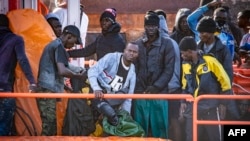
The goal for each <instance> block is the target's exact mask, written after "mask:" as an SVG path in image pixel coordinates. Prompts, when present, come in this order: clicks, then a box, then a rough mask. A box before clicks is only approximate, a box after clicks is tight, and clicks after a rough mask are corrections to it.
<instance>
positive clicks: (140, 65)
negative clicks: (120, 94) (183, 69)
mask: <svg viewBox="0 0 250 141" xmlns="http://www.w3.org/2000/svg"><path fill="white" fill-rule="evenodd" d="M144 29H145V34H144V35H143V36H142V37H141V38H139V39H138V40H137V41H136V43H137V44H138V46H139V57H138V58H137V60H136V61H135V66H136V69H137V83H136V88H135V93H138V94H142V93H144V94H166V93H168V91H169V90H168V84H169V83H171V78H172V76H173V75H174V64H175V50H174V47H173V44H172V41H171V40H170V39H169V38H164V37H162V36H161V35H160V33H159V17H158V15H157V14H156V13H155V12H153V11H148V12H147V13H146V15H145V17H144ZM133 108H134V109H133V110H132V111H133V112H134V113H133V116H134V119H135V120H136V121H137V122H138V123H139V124H140V125H141V126H142V127H143V129H144V130H145V135H146V136H153V137H159V138H164V139H166V138H167V137H168V134H167V132H168V101H167V100H165V99H164V100H145V99H141V100H134V103H133ZM142 109H143V110H142Z"/></svg>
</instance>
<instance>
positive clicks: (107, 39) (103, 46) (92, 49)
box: [68, 8, 125, 61]
mask: <svg viewBox="0 0 250 141" xmlns="http://www.w3.org/2000/svg"><path fill="white" fill-rule="evenodd" d="M116 15H117V14H116V9H115V8H107V9H105V10H104V12H103V13H102V14H101V16H100V26H101V29H102V34H100V35H99V36H98V37H97V38H96V40H95V41H94V42H93V43H91V44H90V45H88V46H85V47H84V48H82V49H77V50H70V51H68V53H69V55H70V56H71V57H89V56H91V55H94V54H95V53H96V56H97V61H98V60H99V59H101V58H102V57H103V56H104V55H106V54H107V53H111V52H123V50H124V49H125V39H124V38H123V37H122V35H121V33H120V30H121V26H120V24H119V23H118V22H117V21H116Z"/></svg>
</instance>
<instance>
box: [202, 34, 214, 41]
mask: <svg viewBox="0 0 250 141" xmlns="http://www.w3.org/2000/svg"><path fill="white" fill-rule="evenodd" d="M199 36H200V39H201V41H202V42H204V43H208V42H209V41H210V40H211V39H212V38H213V37H214V34H213V33H208V32H200V34H199Z"/></svg>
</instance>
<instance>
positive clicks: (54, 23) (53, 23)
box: [49, 19, 62, 37]
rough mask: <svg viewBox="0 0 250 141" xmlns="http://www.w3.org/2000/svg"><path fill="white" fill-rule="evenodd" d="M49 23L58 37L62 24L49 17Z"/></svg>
mask: <svg viewBox="0 0 250 141" xmlns="http://www.w3.org/2000/svg"><path fill="white" fill-rule="evenodd" d="M49 24H50V26H51V27H52V29H53V31H54V33H55V35H56V37H60V36H61V34H62V25H61V23H60V22H59V21H58V20H54V19H49Z"/></svg>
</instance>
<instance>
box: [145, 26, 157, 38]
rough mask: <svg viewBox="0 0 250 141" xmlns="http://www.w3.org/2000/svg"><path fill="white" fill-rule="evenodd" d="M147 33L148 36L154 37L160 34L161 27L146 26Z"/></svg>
mask: <svg viewBox="0 0 250 141" xmlns="http://www.w3.org/2000/svg"><path fill="white" fill-rule="evenodd" d="M144 27H145V31H146V34H147V35H148V36H153V35H156V34H157V33H158V30H159V27H158V26H157V25H145V26H144Z"/></svg>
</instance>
